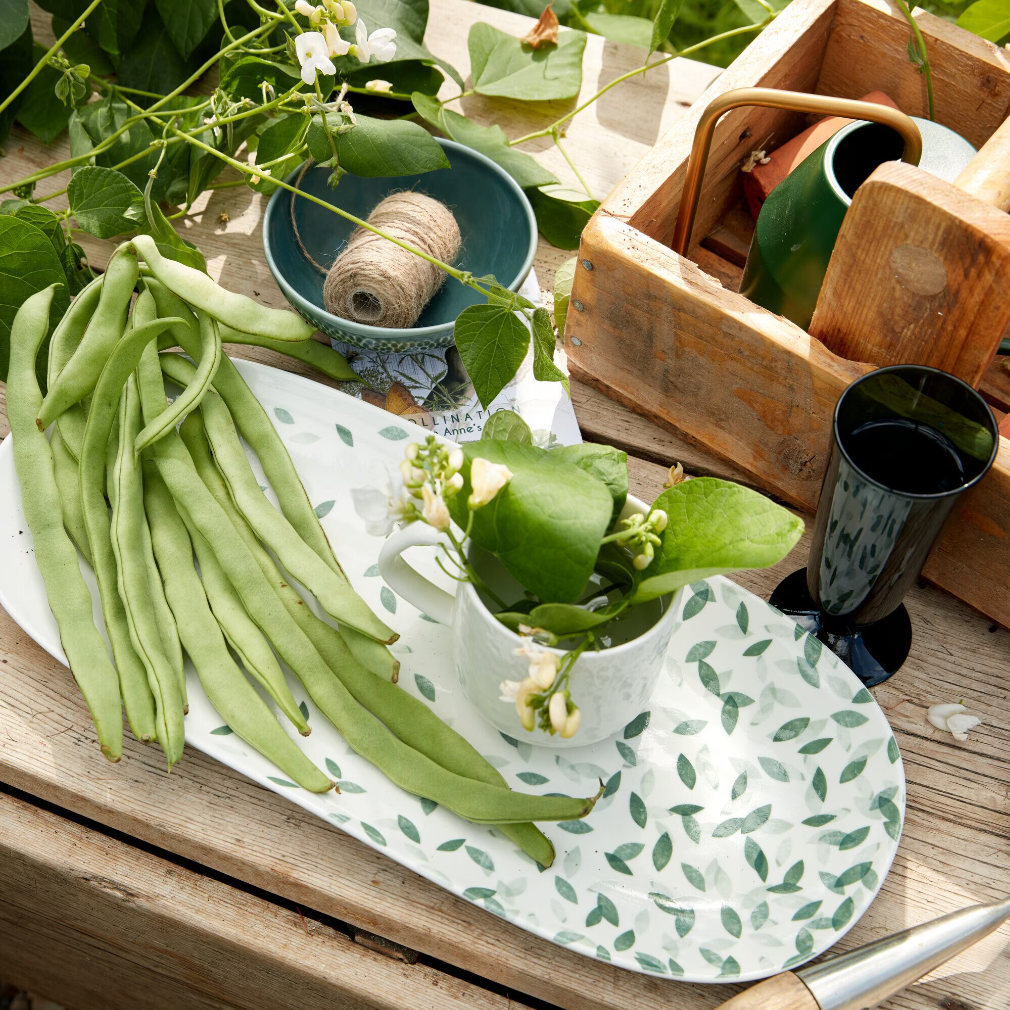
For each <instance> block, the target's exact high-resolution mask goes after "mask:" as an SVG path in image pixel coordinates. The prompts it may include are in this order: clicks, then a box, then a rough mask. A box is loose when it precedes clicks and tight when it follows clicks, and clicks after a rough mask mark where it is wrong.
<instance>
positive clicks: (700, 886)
mask: <svg viewBox="0 0 1010 1010" xmlns="http://www.w3.org/2000/svg"><path fill="white" fill-rule="evenodd" d="M680 868H681V870H682V871H683V873H684V876H685V877H686V878H687V882H688V883H689V884H690V885H691V886H692V887H694V888H696V889H697V890H699V891H704V890H705V878H704V876H702V873H701V871H700V870H698V869H697V868H696V867H694V866H692V865H691V864H690V863H681V864H680Z"/></svg>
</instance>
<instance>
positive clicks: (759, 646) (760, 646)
mask: <svg viewBox="0 0 1010 1010" xmlns="http://www.w3.org/2000/svg"><path fill="white" fill-rule="evenodd" d="M771 644H772V640H771V639H770V638H762V639H761V641H760V642H755V643H754V644H753V645H749V646H747V648H746V649H744V653H743V654H744V655H745V656H760V655H761V654H762V653H763V652H764V651H765V650H766V649H767V648H768V646H769V645H771Z"/></svg>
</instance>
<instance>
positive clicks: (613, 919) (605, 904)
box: [596, 894, 620, 929]
mask: <svg viewBox="0 0 1010 1010" xmlns="http://www.w3.org/2000/svg"><path fill="white" fill-rule="evenodd" d="M596 907H597V908H598V909H599V910H600V915H601V916H602V917H603V918H604V919H606V920H607V922H609V923H610V925H611V926H613V927H614V928H615V929H616V928H617V926H618V924H619V922H620V918H619V916H618V914H617V906H616V905H615V904H614V903H613V902H612V901H611V900H610V899H609V898H608V897H607V896H606V895H605V894H597V895H596Z"/></svg>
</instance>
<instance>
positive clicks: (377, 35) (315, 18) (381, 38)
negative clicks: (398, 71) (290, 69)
mask: <svg viewBox="0 0 1010 1010" xmlns="http://www.w3.org/2000/svg"><path fill="white" fill-rule="evenodd" d="M295 11H296V13H298V14H301V16H302V17H303V18H305V19H306V20H307V21H308V22H309V27H310V28H312V29H314V30H313V31H308V32H302V33H301V34H300V35H298V36H297V37H296V38H295V54H296V55H297V57H298V62H299V64H300V65H301V68H302V80H303V81H304V82H305V83H306V84H309V85H312V84H314V83H315V80H316V73H317V72H318V73H322V74H326V75H329V76H332V75H334V74H336V72H337V70H336V67H334V65H333V63H332V62H331V60H332V58H333V57H334V56H336V57H340V56H354V57H355V58H356V59H358V60H359V61H360V62H362V63H369V62H370V61H371V59H372V57H373V56H374V57H375V59H376V60H377V61H378V62H379V63H388V62H389V61H390V60H391V59H393V57H394V56H396V45H395V43H394V42H393V40H394V39H395V38H396V31H395V30H394V29H392V28H378V29H376V30H375V31H374V32H372V33H371V35H369V33H368V29H367V28H366V27H365V22H364V21H363V20H362V19H361V18H359V17H358V11H357V8H356V7H355V6H354V4H353V3H352V2H351V0H323V2H322V3H321V4H315V5H313V4H311V3H308V0H297V2H296V3H295ZM350 25H354V42H348V41H347V40H346V39H345V38H343V37H342V36H341V34H340V29H341V28H344V27H349V26H350Z"/></svg>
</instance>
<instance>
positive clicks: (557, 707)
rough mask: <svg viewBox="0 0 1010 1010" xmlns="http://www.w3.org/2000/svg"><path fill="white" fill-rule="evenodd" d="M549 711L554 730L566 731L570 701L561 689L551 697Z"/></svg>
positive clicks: (556, 731) (558, 731) (557, 731)
mask: <svg viewBox="0 0 1010 1010" xmlns="http://www.w3.org/2000/svg"><path fill="white" fill-rule="evenodd" d="M547 712H548V715H550V718H551V728H552V729H553V730H554V732H555V733H562V732H564V729H565V723H566V722H567V721H568V702H567V700H566V699H565V696H564V695H563V694H562V693H561V692H560V691H558V693H557V694H555V695H553V696H552V697H551V700H550V704H549V705H548V707H547Z"/></svg>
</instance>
